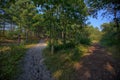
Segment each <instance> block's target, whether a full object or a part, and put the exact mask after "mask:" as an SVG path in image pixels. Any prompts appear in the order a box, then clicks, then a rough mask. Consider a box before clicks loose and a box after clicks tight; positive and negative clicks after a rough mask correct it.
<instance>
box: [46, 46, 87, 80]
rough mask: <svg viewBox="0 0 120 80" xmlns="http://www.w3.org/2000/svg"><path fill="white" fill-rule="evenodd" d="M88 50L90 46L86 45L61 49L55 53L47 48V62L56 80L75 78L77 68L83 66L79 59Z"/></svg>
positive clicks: (71, 79)
mask: <svg viewBox="0 0 120 80" xmlns="http://www.w3.org/2000/svg"><path fill="white" fill-rule="evenodd" d="M87 51H88V46H85V45H79V46H76V47H75V48H72V49H66V50H59V51H57V52H55V53H54V54H51V53H50V51H49V49H45V50H44V57H45V64H46V65H47V68H48V69H49V70H50V71H51V72H52V76H53V77H54V78H55V79H56V80H75V75H76V70H77V68H80V67H81V65H80V63H79V61H80V59H81V57H82V56H83V55H84V53H86V52H87Z"/></svg>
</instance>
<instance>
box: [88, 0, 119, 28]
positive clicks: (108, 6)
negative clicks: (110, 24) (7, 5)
mask: <svg viewBox="0 0 120 80" xmlns="http://www.w3.org/2000/svg"><path fill="white" fill-rule="evenodd" d="M86 3H87V5H88V7H90V10H89V12H92V14H94V15H96V14H97V12H98V11H99V10H104V13H103V15H104V16H105V15H107V16H108V14H110V15H113V16H114V21H115V23H116V27H118V28H119V22H120V1H119V0H86Z"/></svg>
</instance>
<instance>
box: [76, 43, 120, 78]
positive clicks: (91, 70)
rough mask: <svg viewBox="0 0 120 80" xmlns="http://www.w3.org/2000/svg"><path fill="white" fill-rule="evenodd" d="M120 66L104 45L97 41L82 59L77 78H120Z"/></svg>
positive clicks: (77, 69)
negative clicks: (119, 73)
mask: <svg viewBox="0 0 120 80" xmlns="http://www.w3.org/2000/svg"><path fill="white" fill-rule="evenodd" d="M118 70H119V67H118V65H117V64H116V61H115V59H114V58H113V57H112V55H111V54H110V53H108V52H107V51H106V50H105V48H104V47H102V46H101V45H99V44H97V43H95V44H93V45H92V46H91V47H90V48H89V53H88V55H85V56H83V57H82V59H81V60H80V62H79V64H78V67H77V68H76V71H77V77H76V78H77V79H76V80H120V79H117V78H118V77H119V76H118Z"/></svg>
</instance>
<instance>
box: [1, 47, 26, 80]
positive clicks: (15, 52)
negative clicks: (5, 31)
mask: <svg viewBox="0 0 120 80" xmlns="http://www.w3.org/2000/svg"><path fill="white" fill-rule="evenodd" d="M25 51H26V49H25V46H23V45H19V46H16V45H11V46H4V47H1V46H0V79H1V80H14V79H15V78H16V74H19V72H20V68H19V64H20V60H21V58H22V57H23V55H24V53H25Z"/></svg>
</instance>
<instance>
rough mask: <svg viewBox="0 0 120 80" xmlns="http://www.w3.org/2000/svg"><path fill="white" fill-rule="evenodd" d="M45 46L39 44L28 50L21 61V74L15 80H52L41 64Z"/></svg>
mask: <svg viewBox="0 0 120 80" xmlns="http://www.w3.org/2000/svg"><path fill="white" fill-rule="evenodd" d="M45 47H46V44H45V43H43V42H40V43H39V44H37V45H36V46H35V47H33V48H31V49H29V50H28V51H27V53H26V55H25V58H24V60H23V63H22V64H23V68H22V70H23V71H22V74H21V75H20V77H19V79H17V80H53V79H52V78H51V76H50V72H49V71H47V70H46V67H45V65H44V64H43V57H42V50H43V49H44V48H45Z"/></svg>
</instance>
